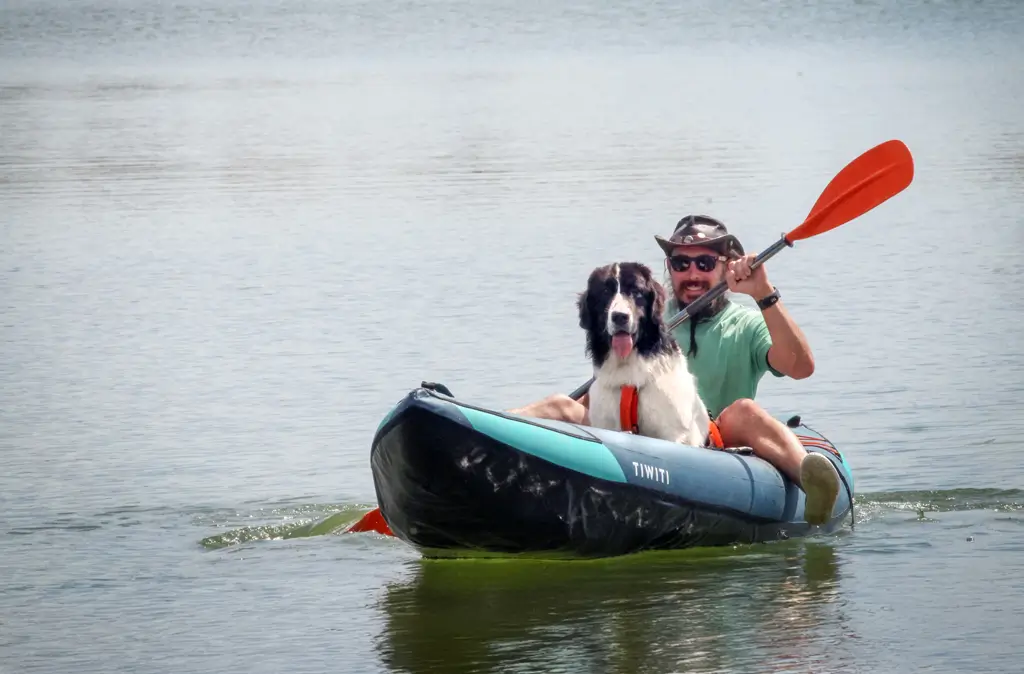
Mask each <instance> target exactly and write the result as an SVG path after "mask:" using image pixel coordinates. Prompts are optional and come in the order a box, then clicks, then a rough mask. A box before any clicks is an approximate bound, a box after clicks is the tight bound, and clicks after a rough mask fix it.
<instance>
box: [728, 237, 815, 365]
mask: <svg viewBox="0 0 1024 674" xmlns="http://www.w3.org/2000/svg"><path fill="white" fill-rule="evenodd" d="M755 257H756V255H752V254H751V255H747V256H745V257H742V258H740V259H738V260H732V261H730V262H729V267H728V269H727V271H726V274H725V278H726V281H727V282H728V284H729V289H730V290H732V291H733V292H737V293H743V294H745V295H750V296H751V297H753V298H754V300H755V301H760V300H762V299H764V298H765V297H767V296H768V295H771V294H772V292H773V291H774V290H775V288H774V287H773V286H772V284H771V282H769V281H768V274H767V272H766V271H765V268H764V265H763V264H762V265H761V266H760V267H758V268H757V269H754V270H753V271H751V269H750V264H751V263H752V262H753V261H754V258H755ZM761 315H762V316H764V322H765V325H766V326H767V327H768V334H770V335H771V338H772V346H771V348H770V349H768V364H769V365H771V366H772V367H773V368H774V369H776V370H778V371H779V372H781V373H782V374H784V375H786V376H789V377H792V378H793V379H806V378H807V377H810V376H811V375H812V374H814V355H813V354H812V353H811V347H810V345H809V344H808V343H807V337H805V336H804V333H803V331H802V330H801V329H800V326H798V325H797V324H796V321H794V320H793V317H792V316H790V315H789V312H788V311H786V307H785V306H783V304H782V300H781V299H780V300H777V301H776V302H775V304H773V305H771V306H770V307H767V308H766V309H762V310H761Z"/></svg>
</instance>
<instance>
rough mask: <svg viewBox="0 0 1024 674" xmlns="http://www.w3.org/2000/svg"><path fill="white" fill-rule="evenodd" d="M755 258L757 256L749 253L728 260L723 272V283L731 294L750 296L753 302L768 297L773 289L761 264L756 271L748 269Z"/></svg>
mask: <svg viewBox="0 0 1024 674" xmlns="http://www.w3.org/2000/svg"><path fill="white" fill-rule="evenodd" d="M756 258H757V255H755V254H753V253H749V254H747V255H744V256H743V257H741V258H738V259H736V260H730V261H729V265H728V267H726V270H725V281H726V283H728V284H729V290H731V291H732V292H734V293H741V294H743V295H750V296H751V297H753V298H754V299H755V300H760V299H761V298H763V297H765V296H767V295H770V294H771V293H772V291H773V290H774V288H772V284H771V283H769V282H768V273H767V272H766V271H765V269H764V265H763V264H762V265H761V266H760V267H758V268H757V269H754V270H751V269H750V265H752V264H753V263H754V260H755V259H756Z"/></svg>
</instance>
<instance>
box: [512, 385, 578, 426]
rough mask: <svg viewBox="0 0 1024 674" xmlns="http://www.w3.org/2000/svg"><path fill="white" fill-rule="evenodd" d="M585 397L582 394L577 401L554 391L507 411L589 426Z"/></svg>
mask: <svg viewBox="0 0 1024 674" xmlns="http://www.w3.org/2000/svg"><path fill="white" fill-rule="evenodd" d="M586 398H587V396H583V401H582V402H577V401H575V400H573V399H572V398H570V397H569V396H567V395H565V394H562V393H556V394H555V395H550V396H548V397H547V398H544V399H543V400H538V401H536V402H532V403H530V404H529V405H525V406H524V407H519V408H516V409H514V410H508V411H509V412H511V413H512V414H521V415H522V416H525V417H535V418H538V419H553V420H554V421H565V422H568V423H570V424H583V425H586V426H589V425H590V417H589V414H588V411H587V408H586V407H585V406H584V404H585V403H586Z"/></svg>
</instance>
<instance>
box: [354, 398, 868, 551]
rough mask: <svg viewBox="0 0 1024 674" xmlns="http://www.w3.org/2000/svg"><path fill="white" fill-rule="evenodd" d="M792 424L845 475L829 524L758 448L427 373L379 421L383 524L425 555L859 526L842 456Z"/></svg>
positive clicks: (760, 536)
mask: <svg viewBox="0 0 1024 674" xmlns="http://www.w3.org/2000/svg"><path fill="white" fill-rule="evenodd" d="M788 423H789V425H790V427H791V428H796V427H798V426H799V427H800V429H801V430H800V431H799V432H797V437H799V438H800V441H801V442H802V443H803V444H804V447H805V448H806V449H807V450H808V451H811V452H820V453H821V454H823V455H824V456H826V457H828V458H829V459H830V460H831V461H832V463H833V465H835V467H836V469H837V470H838V471H839V475H840V478H841V481H842V483H843V488H841V489H840V492H839V498H838V499H837V501H836V505H835V507H834V509H833V512H832V517H831V518H830V519H829V521H828V522H826V523H825V524H823V525H821V526H817V527H812V526H810V525H808V524H807V523H806V522H805V521H804V520H803V506H804V495H803V492H802V491H801V490H800V489H799V488H798V487H797V486H795V485H794V484H793V483H792V482H791V481H790V480H789V479H788V478H786V477H785V476H783V475H782V474H781V473H779V471H777V470H776V469H775V468H773V467H772V466H771V465H770V464H769V463H767V462H766V461H764V460H762V459H759V458H757V457H755V456H753V455H752V454H751V453H750V450H749V448H746V449H743V448H741V449H738V450H724V451H723V450H717V449H706V448H703V447H691V446H686V445H680V444H677V443H674V442H667V441H663V440H656V439H652V438H646V437H642V436H637V435H633V434H630V433H626V432H622V431H608V430H603V429H599V428H592V427H589V426H582V425H575V424H568V423H562V422H557V421H547V420H541V419H534V418H529V417H522V416H517V415H514V414H509V413H506V412H502V411H498V410H492V409H486V408H483V407H480V406H477V405H473V404H470V403H467V402H465V401H460V400H457V399H456V398H455V397H453V396H452V395H450V392H449V391H448V390H447V389H446V388H445V387H444V386H441V385H437V384H428V383H427V382H424V383H423V385H422V386H420V387H418V388H416V389H414V390H412V391H411V392H409V393H408V394H407V395H406V396H405V397H404V398H403V399H402V400H401V401H399V402H398V404H397V405H396V406H395V407H394V408H393V409H391V410H390V411H389V412H388V414H387V415H386V416H385V418H384V419H383V420H382V421H381V423H380V425H379V427H378V428H377V431H376V433H375V434H374V437H373V444H372V448H371V453H370V463H371V470H372V474H373V483H374V488H375V490H376V494H377V503H378V504H379V507H380V511H381V514H382V515H383V517H384V520H385V521H386V522H387V524H388V526H389V527H390V528H391V531H392V532H393V533H394V535H395V536H397V537H398V538H400V539H401V540H403V541H405V542H406V543H408V544H410V545H412V546H414V547H415V548H417V549H418V550H419V551H420V552H421V553H422V554H423V555H424V556H427V557H439V556H490V555H508V554H513V555H524V554H525V555H530V556H535V555H540V556H560V557H561V556H569V557H598V556H613V555H624V554H630V553H635V552H640V551H644V550H667V549H678V548H688V547H694V546H719V545H735V544H745V543H759V542H768V541H774V540H781V539H786V538H792V537H797V536H804V535H807V534H809V533H828V532H832V531H834V530H836V529H838V528H839V527H841V526H842V525H843V521H844V519H845V518H846V517H847V516H849V517H850V518H851V522H852V519H853V517H852V513H853V495H854V482H853V474H852V471H851V470H850V467H849V466H848V465H847V462H846V460H845V458H844V457H843V455H842V454H841V453H840V452H839V451H838V450H837V449H836V448H835V447H834V446H833V445H832V443H831V442H829V441H828V440H827V439H825V438H824V437H823V436H822V435H820V434H818V433H816V432H814V431H811V430H810V429H807V427H806V426H803V425H802V424H801V423H800V421H799V418H798V417H794V418H793V419H791V420H790V421H789V422H788ZM805 431H806V432H805Z"/></svg>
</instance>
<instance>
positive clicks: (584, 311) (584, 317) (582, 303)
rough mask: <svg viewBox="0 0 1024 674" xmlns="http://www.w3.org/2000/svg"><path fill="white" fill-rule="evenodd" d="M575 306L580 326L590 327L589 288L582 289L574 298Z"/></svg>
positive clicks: (587, 328) (585, 328)
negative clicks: (578, 313)
mask: <svg viewBox="0 0 1024 674" xmlns="http://www.w3.org/2000/svg"><path fill="white" fill-rule="evenodd" d="M576 308H577V309H578V310H579V312H580V327H581V328H583V329H584V330H589V329H590V289H589V288H588V289H587V290H584V291H583V292H581V293H580V294H579V296H578V297H577V298H576Z"/></svg>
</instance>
